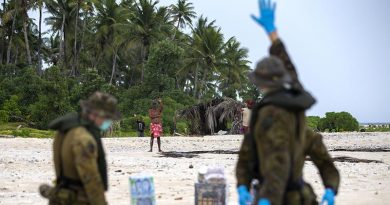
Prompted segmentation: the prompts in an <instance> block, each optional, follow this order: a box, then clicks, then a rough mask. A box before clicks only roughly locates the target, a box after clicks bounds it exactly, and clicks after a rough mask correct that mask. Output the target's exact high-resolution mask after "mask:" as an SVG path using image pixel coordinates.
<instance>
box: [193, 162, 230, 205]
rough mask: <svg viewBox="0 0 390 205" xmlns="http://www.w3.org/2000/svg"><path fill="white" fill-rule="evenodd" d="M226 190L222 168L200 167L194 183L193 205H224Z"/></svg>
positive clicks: (225, 202)
mask: <svg viewBox="0 0 390 205" xmlns="http://www.w3.org/2000/svg"><path fill="white" fill-rule="evenodd" d="M227 190H228V189H227V185H226V176H225V171H224V169H223V168H221V167H209V168H201V169H200V170H199V173H198V182H197V183H195V205H226V204H227V198H228V197H227Z"/></svg>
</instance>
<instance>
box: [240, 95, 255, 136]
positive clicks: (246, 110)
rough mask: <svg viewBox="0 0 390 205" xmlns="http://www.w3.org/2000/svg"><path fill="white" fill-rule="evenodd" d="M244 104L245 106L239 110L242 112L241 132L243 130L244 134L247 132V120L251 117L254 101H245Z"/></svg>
mask: <svg viewBox="0 0 390 205" xmlns="http://www.w3.org/2000/svg"><path fill="white" fill-rule="evenodd" d="M245 104H246V106H245V107H244V108H242V109H241V112H242V130H243V133H244V134H245V133H247V132H248V131H249V120H250V117H251V113H252V108H253V105H254V101H253V100H246V102H245Z"/></svg>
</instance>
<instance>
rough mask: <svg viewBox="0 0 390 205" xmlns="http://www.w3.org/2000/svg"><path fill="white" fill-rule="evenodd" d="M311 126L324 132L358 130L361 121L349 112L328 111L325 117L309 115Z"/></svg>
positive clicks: (308, 119) (308, 120)
mask: <svg viewBox="0 0 390 205" xmlns="http://www.w3.org/2000/svg"><path fill="white" fill-rule="evenodd" d="M306 122H307V124H308V126H309V127H311V128H312V129H314V130H318V131H322V132H346V131H358V130H359V122H358V121H357V120H356V118H354V117H353V116H352V115H351V114H350V113H348V112H327V113H326V114H325V117H324V118H320V117H318V116H308V117H307V118H306Z"/></svg>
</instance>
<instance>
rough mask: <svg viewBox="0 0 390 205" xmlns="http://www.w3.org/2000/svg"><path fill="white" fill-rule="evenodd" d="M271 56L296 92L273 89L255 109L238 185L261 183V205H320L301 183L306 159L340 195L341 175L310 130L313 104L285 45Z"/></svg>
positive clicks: (242, 153) (278, 43) (274, 49)
mask: <svg viewBox="0 0 390 205" xmlns="http://www.w3.org/2000/svg"><path fill="white" fill-rule="evenodd" d="M270 53H271V55H273V56H276V57H278V58H279V59H280V60H281V61H280V60H279V61H280V62H283V63H282V64H283V65H284V67H285V68H287V69H286V70H287V71H288V75H289V76H290V78H291V79H289V80H290V82H291V86H292V87H293V88H294V89H293V90H294V91H293V92H292V91H286V90H285V89H284V90H283V89H279V90H278V89H274V90H273V91H272V92H271V93H269V94H266V96H265V97H264V98H263V99H262V101H261V102H260V103H259V104H258V105H256V107H255V108H254V110H253V113H252V117H251V126H250V127H251V129H250V133H248V134H246V135H245V136H244V140H243V143H242V145H241V149H240V151H239V159H238V162H237V167H236V177H237V184H238V186H240V185H245V186H246V187H250V183H251V181H252V179H258V180H259V181H260V186H259V189H258V193H257V196H256V200H255V202H256V204H257V201H258V199H259V198H266V199H269V200H270V202H271V204H272V205H282V204H289V205H302V204H304V205H312V204H318V203H317V201H316V196H315V194H314V191H313V189H312V188H311V186H310V185H308V184H307V183H305V182H304V181H303V179H302V178H303V176H302V175H303V174H302V169H303V165H304V162H305V158H306V156H309V157H310V158H311V160H312V161H313V162H314V164H315V165H316V166H317V168H318V169H319V171H320V175H321V178H322V180H323V183H324V185H325V187H327V188H332V189H333V190H334V191H335V192H336V193H337V190H338V186H339V181H340V176H339V173H338V171H337V169H336V167H335V166H334V164H333V162H332V158H331V157H330V155H329V154H328V152H327V149H326V147H325V145H324V143H323V141H322V136H321V135H320V134H319V133H315V132H313V131H312V130H311V129H310V128H308V127H307V126H306V122H305V113H304V112H305V110H306V109H307V108H309V107H310V106H311V105H312V104H314V99H313V98H312V97H311V95H310V94H308V93H307V92H305V91H304V90H303V88H302V86H301V84H300V83H299V80H298V76H297V73H296V70H295V68H294V66H293V64H292V63H291V60H290V58H289V57H288V54H287V52H286V50H285V48H284V46H283V44H282V42H281V41H280V40H278V41H276V42H274V43H273V45H272V46H271V49H270ZM255 72H256V71H255ZM255 72H254V73H255ZM274 77H275V76H271V78H274Z"/></svg>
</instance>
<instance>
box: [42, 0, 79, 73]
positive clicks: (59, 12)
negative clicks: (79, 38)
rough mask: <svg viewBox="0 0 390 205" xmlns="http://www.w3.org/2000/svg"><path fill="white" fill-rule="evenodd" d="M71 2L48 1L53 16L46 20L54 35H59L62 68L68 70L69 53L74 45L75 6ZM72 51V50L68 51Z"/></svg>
mask: <svg viewBox="0 0 390 205" xmlns="http://www.w3.org/2000/svg"><path fill="white" fill-rule="evenodd" d="M70 3H71V2H70V1H69V0H58V1H56V0H47V2H46V8H47V10H48V12H49V13H50V14H51V16H49V17H47V18H46V19H45V22H46V24H48V25H49V26H51V28H50V31H51V32H52V35H58V36H59V37H60V38H59V40H60V48H59V49H60V59H61V62H62V66H63V67H64V68H68V62H69V57H68V55H69V53H71V52H70V50H71V48H72V45H71V38H72V30H73V27H72V25H73V21H74V19H75V18H74V16H73V15H74V14H75V13H74V12H72V11H73V9H74V7H75V5H74V4H70ZM68 49H70V50H68Z"/></svg>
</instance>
